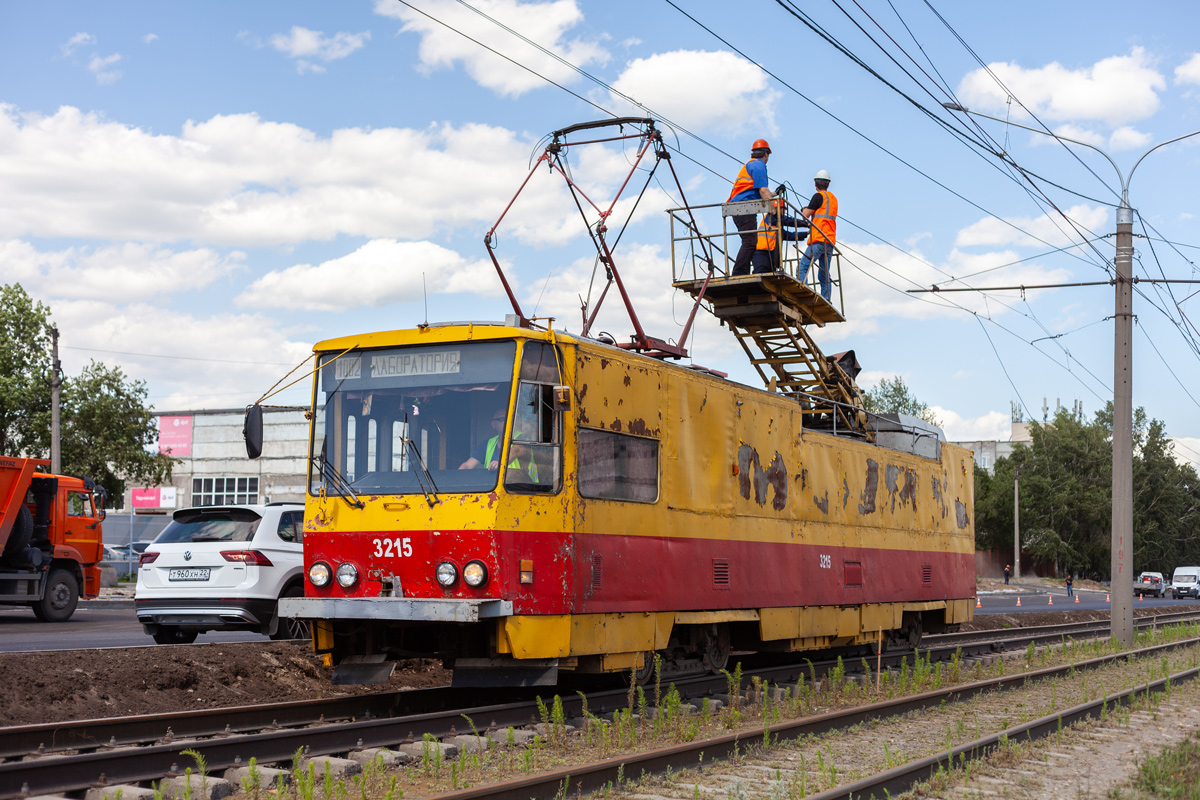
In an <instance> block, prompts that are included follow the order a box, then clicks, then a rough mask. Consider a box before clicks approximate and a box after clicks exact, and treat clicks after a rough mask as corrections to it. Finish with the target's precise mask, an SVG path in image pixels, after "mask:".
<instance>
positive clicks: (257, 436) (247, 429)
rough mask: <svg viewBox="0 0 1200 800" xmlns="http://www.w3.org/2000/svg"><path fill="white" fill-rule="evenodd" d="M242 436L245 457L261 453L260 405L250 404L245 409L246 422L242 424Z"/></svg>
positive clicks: (261, 417)
mask: <svg viewBox="0 0 1200 800" xmlns="http://www.w3.org/2000/svg"><path fill="white" fill-rule="evenodd" d="M242 438H243V439H245V440H246V457H247V458H258V457H259V456H261V455H262V442H263V411H262V406H250V407H249V408H247V409H246V422H245V424H244V425H243V426H242Z"/></svg>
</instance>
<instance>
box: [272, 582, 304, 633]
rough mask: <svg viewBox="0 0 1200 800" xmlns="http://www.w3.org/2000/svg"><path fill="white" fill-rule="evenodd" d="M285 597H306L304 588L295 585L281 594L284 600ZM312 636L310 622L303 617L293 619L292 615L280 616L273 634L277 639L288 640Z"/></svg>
mask: <svg viewBox="0 0 1200 800" xmlns="http://www.w3.org/2000/svg"><path fill="white" fill-rule="evenodd" d="M285 597H304V589H302V588H301V587H299V586H293V587H292V588H290V589H288V590H287V591H285V592H284V593H283V594H281V595H280V596H279V599H280V600H282V599H283V598H285ZM311 636H312V632H311V630H310V629H309V627H308V623H307V622H305V621H304V620H302V619H292V618H291V617H280V618H279V624H278V625H277V626H276V628H275V632H274V633H273V634H271V638H272V639H275V640H276V641H286V640H288V639H308V638H310V637H311Z"/></svg>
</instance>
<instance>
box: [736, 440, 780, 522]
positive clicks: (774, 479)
mask: <svg viewBox="0 0 1200 800" xmlns="http://www.w3.org/2000/svg"><path fill="white" fill-rule="evenodd" d="M752 486H753V489H754V502H755V503H758V504H759V505H760V506H765V505H766V504H767V487H768V486H770V487H772V488H774V490H775V494H774V498H773V499H772V500H771V508H773V509H775V510H776V511H782V510H783V509H784V507H785V506H786V505H787V467H786V466H785V465H784V463H783V456H781V455H780V454H779V453H778V452H777V453H775V457H774V458H772V459H771V463H770V464H769V465H768V466H767V468H766V469H763V468H762V461H761V459H760V458H759V456H758V451H757V450H755V449H754V448H753V447H751V446H750V445H748V444H743V445H741V446H740V447H738V489H739V490H740V491H741V494H742V497H743V498H745V499H746V500H749V499H750V489H751V487H752Z"/></svg>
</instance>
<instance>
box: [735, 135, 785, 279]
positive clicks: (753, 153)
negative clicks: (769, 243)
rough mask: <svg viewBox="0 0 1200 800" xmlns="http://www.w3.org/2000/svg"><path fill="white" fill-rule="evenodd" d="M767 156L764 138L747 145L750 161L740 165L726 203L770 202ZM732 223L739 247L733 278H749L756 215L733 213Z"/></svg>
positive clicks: (769, 149) (754, 245)
mask: <svg viewBox="0 0 1200 800" xmlns="http://www.w3.org/2000/svg"><path fill="white" fill-rule="evenodd" d="M770 156H771V145H769V144H767V140H766V139H755V140H754V144H752V145H750V160H749V161H747V162H746V163H745V164H743V165H742V169H741V171H740V172H738V174H737V178H735V179H734V181H733V191H731V192H730V193H729V199H728V200H726V201H725V202H726V203H736V202H738V201H740V200H760V199H761V200H774V199H775V193H774V192H772V191H771V190H770V188H768V181H767V159H768V158H770ZM733 224H734V226H736V227H737V229H738V231H739V233H741V236H742V246H741V248H740V249H739V250H738V254H737V258H735V259H734V261H733V270H732V274H733V275H749V274H750V261H751V259H753V258H754V251H755V250H757V249H758V216H757V215H756V214H736V215H734V217H733Z"/></svg>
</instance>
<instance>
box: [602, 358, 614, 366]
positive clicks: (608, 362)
mask: <svg viewBox="0 0 1200 800" xmlns="http://www.w3.org/2000/svg"><path fill="white" fill-rule="evenodd" d="M611 363H612V362H611V361H609V360H608V359H607V358H602V359H600V369H608V365H609V364H611Z"/></svg>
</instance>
